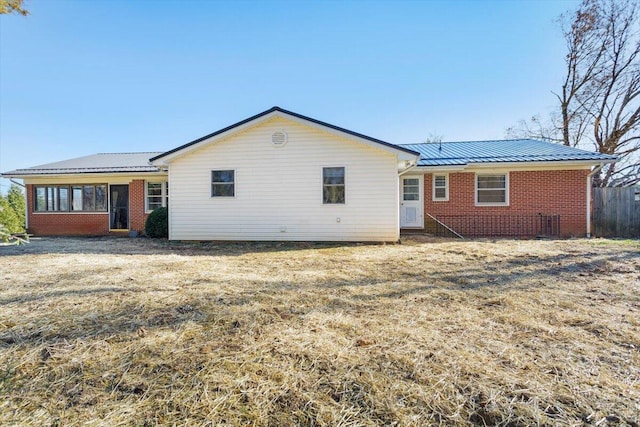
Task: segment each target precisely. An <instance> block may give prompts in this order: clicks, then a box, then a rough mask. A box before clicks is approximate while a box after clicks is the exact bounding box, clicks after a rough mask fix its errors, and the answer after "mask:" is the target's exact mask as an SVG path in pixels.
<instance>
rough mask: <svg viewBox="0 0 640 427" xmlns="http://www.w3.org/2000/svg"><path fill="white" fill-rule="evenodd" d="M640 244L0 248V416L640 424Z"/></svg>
mask: <svg viewBox="0 0 640 427" xmlns="http://www.w3.org/2000/svg"><path fill="white" fill-rule="evenodd" d="M639 414H640V242H639V241H637V240H636V241H633V240H627V241H615V240H602V239H594V240H560V241H519V240H504V241H502V240H499V241H453V240H428V241H415V240H410V241H405V242H404V244H402V245H331V244H303V243H299V244H295V243H283V244H279V243H229V244H213V243H207V244H197V243H169V242H166V241H153V240H146V239H128V238H88V239H71V238H59V239H55V238H50V239H38V240H34V241H33V242H32V243H31V244H29V245H27V246H23V247H4V248H0V424H1V425H21V426H22V425H54V426H79V425H105V426H117V425H138V426H143V425H146V426H150V425H253V426H294V425H305V426H312V425H313V426H316V425H317V426H325V425H326V426H374V425H401V426H423V425H509V426H529V425H570V426H579V425H594V426H611V425H623V426H624V425H628V426H638V425H639V424H640V415H639Z"/></svg>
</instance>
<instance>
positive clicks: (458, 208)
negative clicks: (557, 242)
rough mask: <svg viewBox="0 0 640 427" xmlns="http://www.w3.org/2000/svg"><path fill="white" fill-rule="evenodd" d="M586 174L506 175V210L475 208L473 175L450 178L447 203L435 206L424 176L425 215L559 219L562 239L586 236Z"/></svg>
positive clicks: (430, 184)
mask: <svg viewBox="0 0 640 427" xmlns="http://www.w3.org/2000/svg"><path fill="white" fill-rule="evenodd" d="M587 175H589V170H557V171H512V172H509V206H476V205H475V173H470V172H460V173H450V174H449V201H447V202H434V201H433V200H432V199H433V176H432V174H425V176H424V193H425V194H424V196H425V197H424V200H425V213H429V214H431V215H433V216H434V217H436V218H438V216H443V215H495V216H498V215H537V214H543V215H555V214H559V215H560V231H561V234H562V236H564V237H569V236H580V237H582V236H585V235H586V232H587V230H586V220H587V214H586V209H587V208H586V206H587V197H586V178H587Z"/></svg>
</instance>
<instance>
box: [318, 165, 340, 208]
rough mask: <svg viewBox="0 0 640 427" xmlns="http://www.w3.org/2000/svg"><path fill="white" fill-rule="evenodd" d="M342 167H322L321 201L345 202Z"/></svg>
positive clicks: (329, 203)
mask: <svg viewBox="0 0 640 427" xmlns="http://www.w3.org/2000/svg"><path fill="white" fill-rule="evenodd" d="M344 172H345V170H344V167H331V168H322V203H323V204H325V205H331V204H344V203H345V179H344V178H345V173H344Z"/></svg>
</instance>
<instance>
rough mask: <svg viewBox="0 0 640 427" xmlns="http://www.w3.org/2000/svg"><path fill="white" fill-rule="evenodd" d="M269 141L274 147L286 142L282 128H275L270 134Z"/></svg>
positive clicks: (285, 135) (285, 134)
mask: <svg viewBox="0 0 640 427" xmlns="http://www.w3.org/2000/svg"><path fill="white" fill-rule="evenodd" d="M271 143H272V144H273V145H275V146H276V147H281V146H283V145H284V144H286V143H287V133H286V132H285V131H283V130H277V131H275V132H274V133H273V135H271Z"/></svg>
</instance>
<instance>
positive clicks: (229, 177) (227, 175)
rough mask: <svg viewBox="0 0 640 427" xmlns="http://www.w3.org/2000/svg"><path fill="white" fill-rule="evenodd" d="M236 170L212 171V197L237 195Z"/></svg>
mask: <svg viewBox="0 0 640 427" xmlns="http://www.w3.org/2000/svg"><path fill="white" fill-rule="evenodd" d="M235 187H236V183H235V171H234V170H232V169H231V170H216V171H211V197H235V195H236V190H235Z"/></svg>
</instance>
